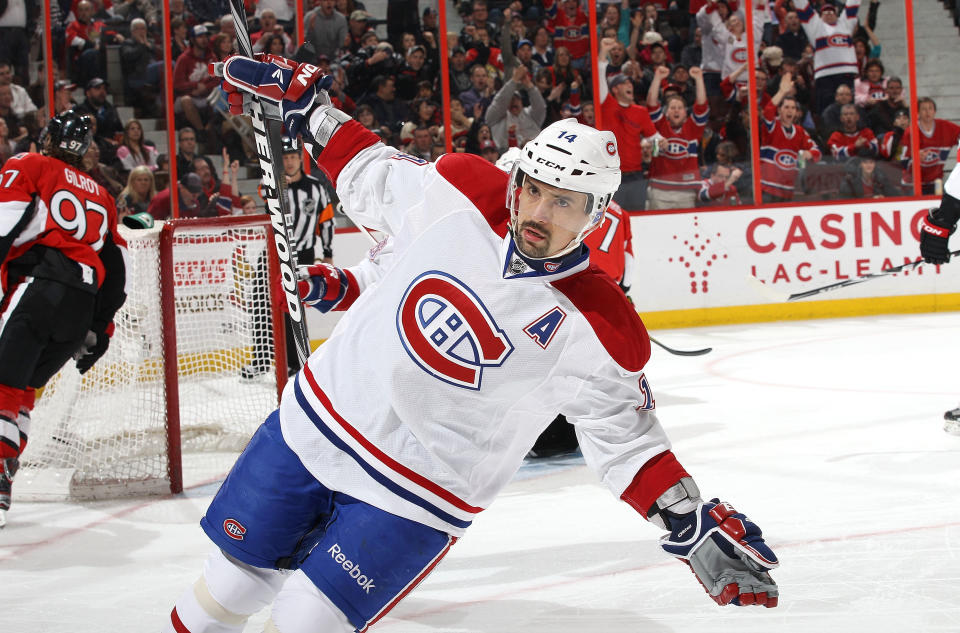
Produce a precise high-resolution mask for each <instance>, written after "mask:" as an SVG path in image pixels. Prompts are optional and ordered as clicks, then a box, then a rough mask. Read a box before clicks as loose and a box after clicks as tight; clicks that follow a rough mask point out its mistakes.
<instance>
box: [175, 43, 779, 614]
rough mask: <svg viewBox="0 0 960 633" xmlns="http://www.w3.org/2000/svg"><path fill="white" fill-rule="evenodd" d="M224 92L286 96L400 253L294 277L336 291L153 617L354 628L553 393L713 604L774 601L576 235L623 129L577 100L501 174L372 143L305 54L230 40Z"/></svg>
mask: <svg viewBox="0 0 960 633" xmlns="http://www.w3.org/2000/svg"><path fill="white" fill-rule="evenodd" d="M223 74H224V77H225V81H224V84H223V86H224V88H225V89H226V90H227V91H228V92H230V93H231V94H230V103H231V107H232V108H234V109H235V111H237V112H239V111H242V107H243V105H242V104H243V96H244V94H246V93H255V94H257V95H259V96H260V97H262V98H266V99H271V100H273V101H275V102H279V104H280V107H281V111H282V114H283V117H284V124H285V126H286V129H287V131H288V132H289V133H291V134H293V135H299V136H300V137H301V140H302V142H303V143H304V145H305V147H306V148H307V149H308V151H309V152H310V153H311V155H312V156H313V157H314V159H315V160H316V162H317V164H318V165H319V166H320V167H321V168H322V169H324V170H325V171H326V172H327V173H328V175H329V176H330V179H331V182H333V183H335V185H336V188H337V193H338V195H339V196H340V199H341V200H342V201H343V205H344V208H345V209H348V210H349V212H350V214H351V215H352V217H353V218H354V219H355V221H356V222H358V223H362V224H363V225H364V226H367V227H370V228H372V229H376V230H379V231H382V232H383V233H385V234H387V235H389V236H390V240H389V244H388V247H389V248H390V249H392V250H391V252H390V253H388V254H384V253H380V254H379V260H377V261H368V262H366V263H365V264H363V265H361V266H359V267H355V268H353V269H349V270H341V269H337V268H334V267H332V266H321V267H315V268H313V269H312V270H311V272H312V273H313V275H312V276H311V278H310V279H309V281H307V282H305V283H304V284H303V285H304V288H303V293H304V294H305V295H306V297H305V298H306V300H307V302H309V303H312V304H315V306H316V307H318V308H320V309H322V310H328V309H341V310H342V309H346V308H348V307H349V310H348V311H347V312H346V313H345V314H344V315H343V317H342V318H341V320H340V321H339V323H338V325H337V327H336V328H335V330H334V332H333V334H332V335H331V336H330V338H329V339H328V340H327V342H326V343H324V345H322V346H321V347H320V348H319V349H318V350H317V351H316V352H314V353H313V354H312V355H311V356H310V358H309V359H308V361H307V364H306V366H305V367H304V368H303V370H301V372H300V373H299V374H297V376H296V377H295V378H294V379H293V380H291V381H290V383H288V385H287V387H286V389H285V390H284V394H283V397H282V399H281V403H280V407H279V409H278V410H277V411H276V412H274V413H273V414H271V415H270V416H269V417H268V418H267V420H266V421H265V422H264V424H263V425H262V426H261V427H260V429H259V430H258V431H257V432H256V434H255V435H254V436H253V438H252V439H251V441H250V443H249V445H248V446H247V448H246V449H245V450H244V452H243V454H242V455H241V456H240V457H239V459H238V460H237V463H236V464H235V465H234V467H233V469H232V470H231V472H230V474H229V475H228V477H227V479H226V480H225V481H224V483H223V485H222V486H221V488H220V490H219V491H218V492H217V495H216V496H215V498H214V500H213V502H212V503H211V505H210V507H209V508H208V510H207V512H206V515H205V516H204V518H203V520H202V521H201V526H202V528H203V529H204V531H205V532H206V533H207V535H208V536H209V537H210V538H211V540H213V541H214V543H215V544H216V545H217V546H218V550H217V551H216V552H215V553H214V554H212V555H211V556H210V558H209V559H208V560H207V562H206V565H205V566H204V569H203V574H202V575H201V577H200V578H199V580H197V582H196V584H195V585H194V586H193V587H191V588H190V589H188V590H187V591H186V592H185V593H184V594H183V595H182V596H181V597H180V598H179V599H178V600H177V603H176V606H175V608H174V609H173V611H172V612H171V615H170V621H169V622H168V623H167V626H166V629H165V630H166V631H168V632H169V631H175V632H177V633H185V632H189V633H201V632H217V633H227V632H239V631H241V630H242V629H243V626H244V623H245V621H246V619H247V618H248V617H249V616H250V615H251V614H253V613H255V612H257V611H259V610H260V609H261V608H263V607H265V606H267V605H271V604H272V608H271V612H270V618H269V620H268V622H267V624H266V627H265V630H267V631H280V632H282V633H307V632H310V633H314V632H318V631H319V632H327V633H329V632H332V631H351V630H357V631H364V630H366V628H367V627H369V626H371V625H372V624H374V623H375V622H377V621H378V620H379V619H380V618H382V617H383V616H384V614H386V613H387V612H389V610H390V609H391V608H393V607H394V606H395V605H396V604H397V603H398V602H399V601H400V600H401V599H403V598H404V597H405V596H406V595H408V594H409V592H410V591H411V590H412V589H413V588H414V587H416V586H417V584H419V583H420V582H421V581H422V580H423V579H424V578H425V577H426V575H427V574H428V573H429V572H430V571H431V570H432V569H433V568H434V567H435V566H436V565H437V564H438V562H439V561H440V560H441V559H442V558H443V556H444V555H445V554H446V553H447V551H448V550H449V548H450V547H451V546H452V545H453V544H454V543H455V542H456V541H457V539H458V538H460V537H461V535H462V534H463V533H464V532H465V530H466V529H467V528H468V527H469V526H470V524H471V522H472V521H473V519H474V517H475V516H476V515H477V514H478V513H479V512H481V511H482V510H483V509H484V508H485V507H487V505H488V504H490V503H491V502H492V501H493V499H494V498H495V497H496V495H497V492H498V491H499V490H500V489H501V488H502V487H503V486H504V485H506V484H507V483H508V482H509V481H510V479H511V478H512V476H513V474H514V473H515V472H516V470H517V469H518V468H519V466H520V464H521V462H522V461H523V458H524V456H525V455H526V453H527V451H528V449H529V448H530V447H531V446H532V445H533V443H534V441H535V440H536V438H537V437H538V435H539V434H540V432H541V431H542V430H543V429H544V428H545V427H546V426H547V425H548V424H549V423H550V421H551V420H552V419H553V417H554V415H555V414H556V412H558V411H559V412H561V413H563V414H564V415H566V417H567V419H568V420H570V421H571V423H573V424H574V425H575V427H576V430H577V435H578V437H579V440H580V446H581V448H582V450H583V454H584V458H585V460H586V462H587V464H588V465H589V466H590V467H591V468H592V469H593V470H595V471H596V472H597V474H598V475H599V476H600V478H601V479H602V481H603V482H604V483H605V484H606V485H607V487H608V488H609V489H610V490H611V491H612V492H613V493H614V494H615V495H617V496H618V497H620V498H621V499H622V500H624V501H625V502H627V503H628V504H630V505H631V506H632V507H633V508H634V509H636V510H637V512H639V513H640V515H641V516H643V517H644V518H646V519H647V520H648V521H650V522H651V523H653V524H654V525H656V526H658V527H660V528H661V529H664V530H666V531H667V532H666V534H665V535H664V536H663V537H662V539H661V546H662V548H663V549H664V550H665V551H667V552H668V553H669V554H671V555H673V556H675V557H677V558H679V559H680V560H682V561H684V562H686V563H687V564H688V565H689V566H690V568H691V569H692V570H693V572H694V574H695V575H696V577H697V579H698V580H699V581H700V582H701V583H702V584H703V585H704V587H705V588H706V590H707V592H708V594H709V595H710V596H711V597H712V598H713V599H714V600H715V601H716V602H718V603H720V604H735V605H741V606H743V605H751V604H753V605H762V606H766V607H772V606H776V604H777V599H778V598H777V596H778V593H777V586H776V583H775V582H774V581H773V579H772V578H771V577H770V574H769V573H768V572H769V570H771V569H773V568H774V567H776V566H777V559H776V556H775V555H774V554H773V552H772V551H771V550H770V548H769V547H768V546H767V545H766V543H765V542H764V540H763V537H762V535H761V532H760V529H759V528H758V527H757V526H756V524H755V523H753V522H752V521H750V520H749V519H748V518H747V517H746V516H744V515H743V514H741V513H739V512H737V511H736V510H734V509H733V508H732V507H731V506H730V505H729V504H726V503H721V502H720V501H719V500H717V499H714V500H713V501H709V502H705V501H703V500H702V499H701V498H700V493H699V491H698V489H697V486H696V484H695V483H694V481H693V479H692V478H691V477H690V475H689V474H688V473H687V472H686V471H685V470H684V468H683V467H682V466H681V465H680V463H679V461H678V460H677V458H676V457H675V456H674V454H673V452H672V451H671V449H670V443H669V441H668V439H667V437H666V436H665V434H664V431H663V429H662V428H661V426H660V423H659V422H658V420H657V416H656V413H655V410H654V398H653V394H652V392H651V390H650V386H649V383H648V381H647V379H646V377H645V376H644V373H643V367H644V365H645V364H646V362H647V360H648V358H649V355H650V342H649V339H648V337H647V334H646V331H645V330H644V327H643V324H642V323H641V321H640V319H639V317H638V315H637V313H636V312H635V311H634V310H633V309H632V307H631V306H630V304H629V303H628V302H627V300H626V299H625V297H624V295H623V293H622V292H621V291H620V290H619V288H617V286H616V284H615V283H614V282H613V280H611V279H610V278H609V277H607V276H606V275H605V274H603V273H602V272H600V271H599V269H597V268H596V267H593V266H591V264H590V261H589V252H588V249H587V248H586V247H585V246H583V243H582V242H583V238H584V237H585V236H586V235H588V234H589V233H590V231H592V230H594V229H595V228H596V227H597V226H598V225H599V223H600V222H601V220H602V218H603V214H604V210H605V208H606V206H607V204H608V203H609V201H610V199H611V197H612V196H613V193H614V192H615V191H616V190H617V187H618V185H619V182H620V170H619V156H618V153H617V146H616V140H615V138H614V136H613V135H612V134H611V133H609V132H602V131H597V130H595V129H593V128H589V127H586V126H583V125H580V124H578V123H576V122H575V121H573V120H571V119H567V120H564V121H561V122H558V123H555V124H552V125H550V126H548V127H547V128H546V129H544V130H543V131H542V132H541V133H540V135H538V136H537V137H536V138H535V139H534V140H533V141H530V142H529V143H528V144H527V145H525V146H524V148H523V151H522V153H521V157H520V159H519V160H518V161H517V162H516V164H515V166H514V168H513V170H512V171H511V173H509V174H508V173H504V172H503V171H501V170H499V169H497V168H496V167H495V166H494V165H492V164H490V163H487V162H486V161H484V160H483V159H481V158H480V157H477V156H473V155H469V154H448V155H445V156H442V157H441V158H439V159H438V160H437V161H436V162H435V163H428V162H426V161H424V160H421V159H418V158H414V157H411V156H408V155H406V154H403V153H401V152H398V151H397V150H395V149H393V148H391V147H387V146H385V145H383V144H382V143H381V142H380V141H379V138H378V137H377V136H376V135H374V134H372V133H371V132H369V131H368V130H366V129H365V128H364V127H363V126H362V125H361V124H359V123H357V122H356V121H353V120H352V119H351V118H350V117H349V116H347V115H346V114H344V113H343V112H340V111H339V110H337V109H336V108H334V107H333V106H332V105H331V104H330V102H329V99H328V98H326V95H325V93H324V92H323V91H322V90H321V89H320V87H321V86H324V85H325V82H326V79H325V78H322V77H321V76H320V75H319V71H318V70H317V69H316V68H315V67H312V66H310V65H308V64H301V65H296V64H295V63H293V62H286V61H285V60H281V59H276V58H267V59H266V61H264V62H258V61H253V60H250V59H246V58H243V57H232V58H229V59H228V60H227V62H226V64H225V66H224V68H223Z"/></svg>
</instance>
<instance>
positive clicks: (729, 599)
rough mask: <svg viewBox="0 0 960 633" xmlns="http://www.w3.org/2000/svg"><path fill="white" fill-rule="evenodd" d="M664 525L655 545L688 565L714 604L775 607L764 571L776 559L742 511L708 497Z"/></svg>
mask: <svg viewBox="0 0 960 633" xmlns="http://www.w3.org/2000/svg"><path fill="white" fill-rule="evenodd" d="M665 518H666V517H665ZM668 528H669V529H670V534H668V535H666V536H663V537H661V539H660V547H662V548H663V550H664V551H665V552H667V553H668V554H670V555H671V556H675V557H677V558H679V559H680V560H682V561H683V562H685V563H687V564H688V565H689V566H690V569H691V570H693V573H694V574H695V575H696V577H697V580H699V581H700V584H701V585H703V587H704V589H706V591H707V593H708V594H710V597H711V598H713V600H714V601H715V602H716V603H717V604H720V605H726V604H734V605H737V606H741V607H743V606H747V605H757V606H764V607H775V606H777V598H778V595H779V594H778V591H777V583H776V582H774V580H773V578H771V577H770V573H769V571H770V570H771V569H773V568H775V567H777V566H778V565H779V564H780V563H779V561H778V560H777V556H776V554H774V553H773V551H772V550H771V549H770V548H769V547H767V544H766V543H765V542H764V540H763V533H762V532H761V531H760V528H759V527H758V526H757V524H756V523H754V522H753V521H751V520H750V519H748V518H747V517H746V515H744V514H741V513H739V512H737V511H736V510H735V509H734V508H733V506H731V505H730V504H728V503H722V502H721V501H720V500H719V499H712V500H711V501H710V502H700V504H699V505H698V507H697V509H696V511H694V512H689V513H687V514H683V515H679V516H678V515H672V516H669V517H668Z"/></svg>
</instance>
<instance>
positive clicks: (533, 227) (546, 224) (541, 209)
mask: <svg viewBox="0 0 960 633" xmlns="http://www.w3.org/2000/svg"><path fill="white" fill-rule="evenodd" d="M586 207H587V194H585V193H579V192H576V191H569V190H567V189H559V188H557V187H552V186H550V185H547V184H545V183H542V182H540V181H539V180H534V179H533V178H530V177H529V176H528V177H525V178H524V181H523V187H522V188H521V190H520V199H519V202H518V203H517V226H516V229H515V231H514V239H515V240H516V243H517V248H519V249H520V252H522V253H523V254H524V255H527V256H528V257H550V256H551V255H554V254H556V253H559V252H560V251H561V250H563V249H564V248H566V246H567V245H568V244H569V243H570V241H571V240H573V239H574V238H576V237H577V235H579V234H580V231H581V230H583V227H584V226H586V224H587V220H588V218H587V213H586Z"/></svg>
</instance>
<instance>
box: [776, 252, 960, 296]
mask: <svg viewBox="0 0 960 633" xmlns="http://www.w3.org/2000/svg"><path fill="white" fill-rule="evenodd" d="M957 255H960V251H953V252H951V253H950V256H951V257H956V256H957ZM922 263H923V260H922V259H918V260H916V261H913V262H907V263H906V264H900V265H899V266H894V267H893V268H885V269H883V270H881V271H880V272H878V273H868V274H866V275H861V276H859V277H854V278H853V279H845V280H843V281H838V282H836V283H832V284H828V285H826V286H821V287H819V288H814V289H813V290H806V291H804V292H797V293H794V294H792V295H790V296H789V297H787V301H796V300H797V299H806V298H807V297H812V296H814V295H818V294H820V293H822V292H830V291H831V290H837V289H839V288H846V287H847V286H854V285H856V284H862V283H863V282H865V281H870V280H871V279H877V278H879V277H886V276H887V275H894V274H896V273H899V272H902V271H904V270H909V269H911V268H916V267H917V266H919V265H920V264H922Z"/></svg>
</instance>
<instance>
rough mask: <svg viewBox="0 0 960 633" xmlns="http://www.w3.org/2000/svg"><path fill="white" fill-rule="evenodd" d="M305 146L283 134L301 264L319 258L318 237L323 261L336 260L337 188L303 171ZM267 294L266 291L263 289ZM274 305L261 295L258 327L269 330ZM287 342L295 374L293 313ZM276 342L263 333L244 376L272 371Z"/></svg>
mask: <svg viewBox="0 0 960 633" xmlns="http://www.w3.org/2000/svg"><path fill="white" fill-rule="evenodd" d="M301 155H302V154H301V149H300V147H298V146H297V145H294V143H293V142H292V141H291V140H290V139H289V138H288V137H287V136H286V135H284V137H283V173H284V176H285V177H286V185H287V186H286V188H285V195H286V196H287V203H288V204H289V209H290V214H291V215H292V216H293V229H292V233H293V235H292V240H293V244H292V246H293V248H294V249H295V250H296V252H297V264H298V265H300V266H308V265H310V264H313V263H314V261H315V260H316V258H317V253H316V246H317V237H319V238H320V243H321V247H322V249H323V250H322V255H323V261H324V262H326V263H331V264H332V263H333V209H334V204H333V196H334V194H333V192H332V187H330V186H329V185H328V184H327V182H326V181H325V180H320V179H319V178H315V177H313V176H308V175H307V174H305V173H303V162H302V160H303V159H302V158H301ZM266 265H267V262H266V259H263V260H262V261H261V262H259V263H258V265H257V269H258V272H257V274H258V277H259V278H261V279H264V280H266V279H267V271H266ZM263 296H264V297H266V292H264V293H263ZM269 308H270V306H269V303H268V301H266V300H265V299H263V298H261V299H260V300H259V301H257V302H256V305H254V307H253V318H254V321H255V323H258V324H259V325H255V326H254V330H255V331H266V330H267V329H268V328H267V327H266V326H264V325H263V324H264V323H265V322H268V321H269V320H270V309H269ZM285 319H286V323H287V327H286V346H287V374H288V375H290V376H292V375H293V374H295V373H296V372H298V371H300V363H299V359H298V358H297V348H296V342H295V341H294V338H293V324H292V323H291V322H290V317H289V316H285ZM272 347H273V344H272V341H271V340H269V338H268V337H261V339H260V340H257V341H255V342H254V345H253V359H252V362H251V363H250V364H249V365H247V366H245V367H243V368H242V369H241V370H240V377H241V378H243V379H244V380H253V379H255V378H256V377H257V376H260V375H261V374H264V373H266V372H268V371H270V368H271V361H270V358H271V356H272V354H271V350H272Z"/></svg>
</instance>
